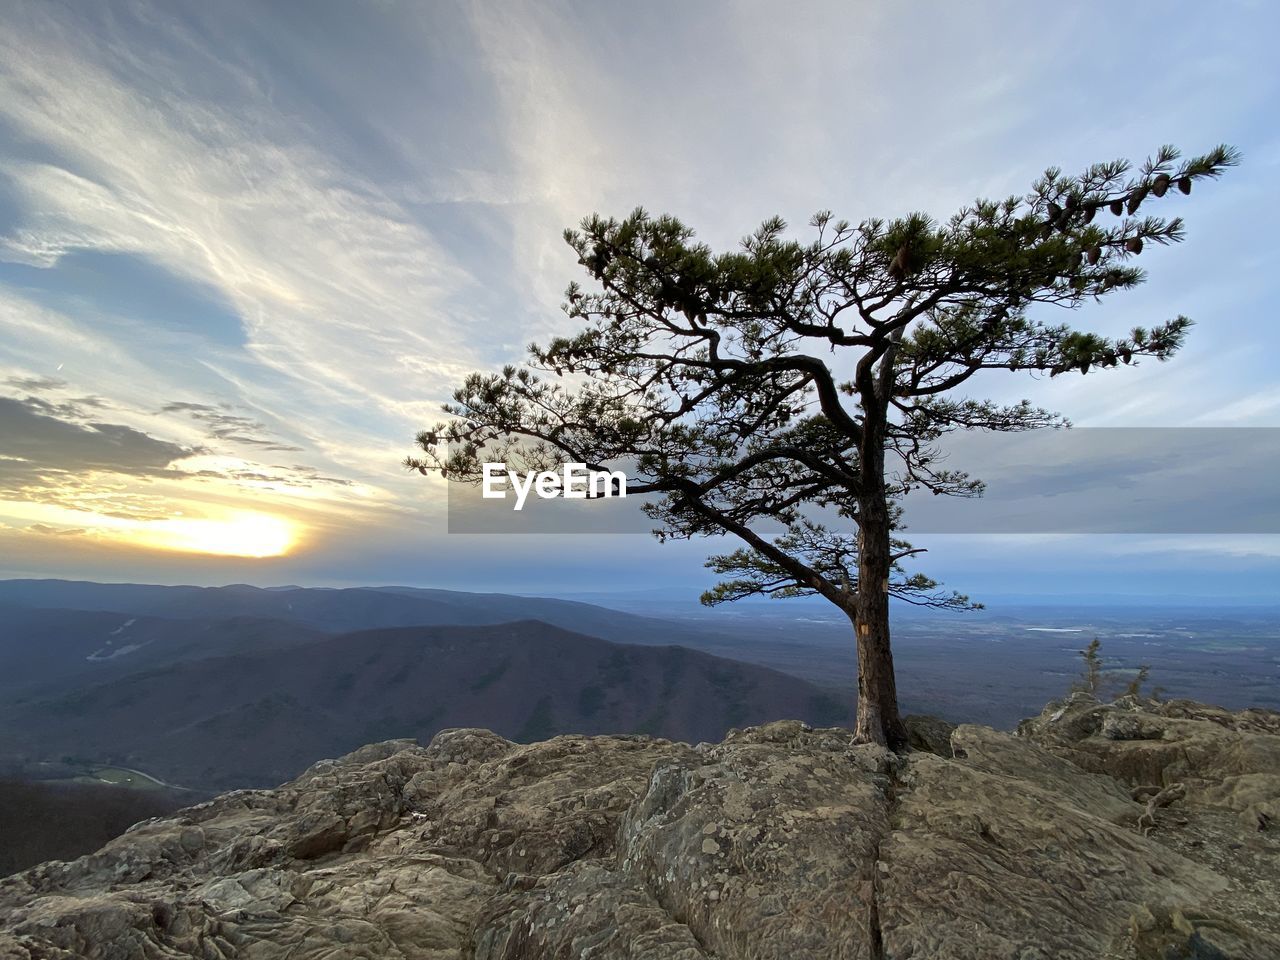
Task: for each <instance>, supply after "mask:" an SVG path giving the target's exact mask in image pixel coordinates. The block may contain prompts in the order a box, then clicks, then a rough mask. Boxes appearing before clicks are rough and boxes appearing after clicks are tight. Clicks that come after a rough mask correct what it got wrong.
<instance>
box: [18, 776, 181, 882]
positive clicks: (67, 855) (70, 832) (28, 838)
mask: <svg viewBox="0 0 1280 960" xmlns="http://www.w3.org/2000/svg"><path fill="white" fill-rule="evenodd" d="M191 801H192V798H191V796H190V794H181V793H172V792H169V791H166V790H130V789H127V788H123V787H112V786H106V785H102V784H85V783H39V782H36V783H30V782H21V781H10V780H0V877H3V876H7V875H8V874H10V873H15V872H17V871H18V870H25V869H26V868H27V867H30V866H33V865H34V864H37V863H41V862H42V861H45V860H74V859H75V858H76V857H80V856H83V855H84V854H86V853H92V852H93V851H94V850H97V849H98V848H99V847H101V846H102V845H103V844H104V843H106V842H107V841H108V840H112V839H114V838H115V837H118V836H119V835H120V834H122V833H124V831H125V830H127V829H128V828H129V827H131V826H132V825H133V824H135V823H137V822H138V821H140V820H147V819H150V818H151V817H159V816H163V815H164V814H167V813H172V812H173V811H174V810H177V809H178V808H179V807H182V806H186V805H189V804H190V803H191Z"/></svg>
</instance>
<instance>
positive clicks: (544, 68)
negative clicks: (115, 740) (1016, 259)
mask: <svg viewBox="0 0 1280 960" xmlns="http://www.w3.org/2000/svg"><path fill="white" fill-rule="evenodd" d="M780 10H781V8H780V7H779V6H778V5H776V4H766V3H763V2H737V3H721V2H700V3H688V2H666V0H658V2H652V3H645V4H623V3H615V2H599V0H594V2H576V3H570V2H554V0H551V2H543V3H537V4H534V3H515V2H512V3H487V2H484V3H481V2H477V3H470V2H437V3H407V2H406V3H399V2H392V0H379V2H373V0H370V2H366V3H351V2H342V3H337V2H334V3H329V2H311V0H309V2H305V3H304V2H275V3H238V2H235V0H223V2H219V3H217V4H208V3H183V2H175V0H167V2H164V3H158V4H154V5H153V4H148V3H145V2H102V3H93V4H86V3H71V2H67V3H61V2H56V0H41V2H32V3H24V2H22V0H14V2H10V3H7V4H6V10H5V17H4V19H3V21H2V22H0V576H57V577H70V578H81V579H97V580H143V581H149V582H169V583H172V582H187V583H227V582H250V583H259V584H264V585H270V584H284V583H301V584H333V585H342V584H359V583H402V584H415V585H432V586H442V587H454V588H461V589H477V590H486V589H493V590H510V591H525V592H589V591H602V590H611V591H616V590H626V589H632V588H634V589H636V590H641V589H650V588H654V587H670V588H672V589H673V590H686V589H687V590H689V591H690V592H696V591H697V590H700V589H702V588H703V587H704V586H706V585H707V583H708V582H709V580H708V578H709V574H707V573H706V572H705V571H703V570H702V560H703V558H704V557H705V555H706V554H707V553H709V552H713V551H714V550H716V549H719V545H716V544H710V545H709V544H707V543H705V542H695V543H681V544H670V545H659V544H657V543H656V542H653V541H651V540H650V539H648V538H646V537H645V536H643V535H618V536H604V535H600V536H585V535H579V536H568V535H565V536H558V537H555V536H549V537H548V536H533V535H530V536H520V537H505V538H495V537H493V536H480V535H477V536H465V535H459V534H452V535H451V534H449V533H448V532H447V529H446V524H445V506H446V490H445V487H444V484H443V483H442V482H441V481H439V480H438V479H426V478H422V477H420V476H418V475H416V474H409V473H407V472H406V471H404V470H403V468H402V467H401V466H400V460H401V459H402V458H403V456H404V455H405V454H406V453H409V452H411V443H412V438H413V435H414V433H415V431H416V430H418V429H420V428H422V427H424V426H427V425H429V424H430V423H431V422H433V421H434V420H435V419H436V418H437V413H438V410H439V406H440V404H441V403H442V402H443V401H445V400H446V399H447V398H448V396H449V395H450V393H451V392H452V390H453V389H454V387H455V386H456V385H457V384H458V383H459V381H460V380H461V378H462V377H464V376H465V375H466V374H467V373H469V372H470V371H473V370H486V371H487V370H493V369H495V368H497V367H499V366H501V365H502V364H504V363H509V362H515V361H518V360H519V359H520V358H521V357H522V355H523V351H524V348H525V346H526V345H527V344H528V343H529V342H530V341H545V340H547V339H548V338H550V337H551V336H553V335H555V334H558V333H570V332H572V331H573V329H574V324H573V322H572V321H570V320H568V319H567V318H566V317H565V316H564V315H563V313H562V312H561V310H560V303H561V300H562V293H563V290H564V288H565V286H566V285H567V283H568V282H569V281H570V280H574V279H580V277H579V271H580V268H579V267H577V266H576V264H575V262H574V257H573V256H572V255H571V254H570V252H569V251H568V248H567V247H566V246H565V245H564V243H563V240H562V239H561V234H562V231H563V230H564V228H565V227H568V226H573V225H575V224H576V223H577V222H578V221H579V220H581V218H582V217H584V216H585V215H587V214H590V213H592V212H601V213H604V214H611V215H622V214H625V213H626V212H628V211H630V210H631V209H633V208H634V207H636V206H644V207H646V208H647V209H649V210H652V211H664V212H670V213H674V214H676V215H678V216H680V217H681V218H682V219H684V220H685V221H686V222H687V223H689V224H690V225H692V226H694V227H695V228H696V229H697V230H698V233H699V236H700V237H701V238H702V239H704V240H706V241H707V242H708V243H710V244H711V245H712V246H713V247H716V248H729V247H732V246H733V245H735V244H736V243H737V242H738V241H739V239H740V238H741V237H742V236H744V235H746V234H747V233H749V232H750V231H751V230H752V229H753V228H754V227H755V226H756V225H757V224H758V223H759V222H760V221H761V220H763V219H765V218H766V217H768V216H771V215H773V214H781V215H782V216H783V217H785V218H786V219H787V220H788V222H789V223H791V224H794V225H795V227H794V232H795V235H796V236H798V237H804V235H805V233H804V224H805V223H806V221H807V220H808V218H809V216H810V215H811V214H812V213H814V212H815V211H818V210H826V209H829V210H833V211H834V212H835V213H836V214H837V215H838V216H841V217H845V218H847V219H850V220H853V221H855V222H856V221H858V220H861V219H863V218H864V217H870V216H882V217H891V216H895V215H898V214H901V213H904V212H907V211H910V210H922V211H925V212H928V213H930V214H933V215H934V216H936V217H945V216H947V215H949V214H950V213H951V212H952V211H954V210H955V209H957V208H959V207H960V206H962V205H964V204H966V203H968V202H969V201H971V200H972V199H973V198H974V197H975V196H979V195H981V196H992V197H998V198H1002V197H1005V196H1007V195H1009V194H1011V193H1022V192H1025V190H1026V189H1027V187H1028V186H1029V184H1030V182H1031V181H1032V180H1033V179H1034V178H1035V177H1036V176H1037V175H1038V173H1039V172H1041V171H1042V170H1043V169H1044V168H1045V167H1047V166H1051V165H1056V166H1061V167H1063V168H1065V169H1066V170H1068V171H1072V170H1077V169H1081V168H1083V167H1084V166H1086V165H1088V164H1089V163H1092V162H1094V161H1098V160H1105V159H1112V158H1115V157H1131V158H1134V159H1139V160H1140V159H1141V158H1142V157H1144V156H1145V155H1147V154H1148V153H1150V152H1151V151H1152V150H1154V149H1155V148H1156V147H1158V146H1159V145H1160V144H1163V143H1174V144H1177V145H1179V146H1181V147H1182V148H1183V149H1184V150H1185V151H1186V152H1188V153H1193V152H1198V151H1202V150H1205V149H1208V148H1210V147H1212V146H1213V145H1215V144H1217V143H1219V142H1224V141H1225V142H1229V143H1232V144H1235V145H1236V146H1238V147H1239V148H1241V149H1242V150H1243V152H1244V156H1245V162H1244V165H1243V166H1242V167H1240V168H1239V169H1237V170H1234V171H1231V172H1230V173H1229V174H1228V175H1227V176H1226V177H1225V178H1224V179H1223V180H1221V181H1219V182H1217V183H1208V184H1205V185H1204V186H1203V188H1202V189H1201V188H1197V190H1196V192H1195V194H1194V195H1193V196H1192V197H1191V198H1190V200H1188V201H1187V203H1186V206H1185V216H1186V219H1187V223H1188V239H1187V241H1186V242H1185V243H1183V244H1182V245H1180V246H1176V247H1173V248H1168V249H1160V250H1156V251H1152V252H1151V253H1150V254H1149V255H1145V256H1144V257H1143V266H1144V267H1145V268H1146V269H1147V270H1148V271H1149V274H1150V279H1149V282H1148V284H1147V285H1145V286H1144V287H1142V288H1140V289H1139V290H1138V291H1135V292H1132V293H1129V294H1126V295H1125V296H1124V297H1123V299H1118V298H1112V299H1111V300H1110V301H1108V302H1107V303H1106V304H1104V305H1101V306H1099V307H1097V308H1093V307H1091V308H1089V309H1088V310H1086V311H1084V312H1083V313H1081V314H1080V315H1078V316H1076V317H1074V318H1072V319H1073V320H1074V321H1075V322H1077V323H1079V324H1082V325H1084V326H1087V327H1090V328H1093V329H1097V330H1099V331H1101V332H1104V333H1115V332H1119V331H1123V330H1127V329H1128V328H1129V327H1131V326H1133V325H1135V324H1145V325H1151V324H1153V323H1155V322H1159V321H1161V320H1164V319H1167V318H1169V317H1171V316H1174V315H1176V314H1187V315H1189V316H1191V317H1192V318H1194V319H1195V320H1196V321H1197V326H1196V327H1195V328H1194V329H1193V332H1192V335H1191V338H1190V340H1189V343H1188V345H1187V347H1186V348H1185V349H1184V350H1183V351H1182V352H1181V353H1180V354H1179V355H1178V356H1177V357H1176V358H1175V359H1173V360H1172V361H1170V362H1169V363H1167V364H1155V363H1148V364H1144V365H1142V366H1140V367H1138V368H1136V369H1125V368H1122V369H1120V370H1116V371H1109V372H1107V373H1106V374H1105V375H1099V376H1091V377H1089V378H1087V379H1084V378H1069V377H1063V378H1058V379H1056V380H1054V381H1052V382H1050V381H1048V380H1031V379H1027V378H1025V377H1006V378H1004V379H992V380H988V381H984V382H983V383H982V387H983V389H984V391H985V392H986V395H988V396H991V397H994V398H996V399H1014V398H1017V397H1021V396H1027V397H1030V398H1031V399H1033V400H1034V401H1035V402H1037V403H1038V404H1041V405H1044V406H1047V407H1050V408H1052V409H1055V410H1058V411H1060V412H1062V413H1063V414H1065V415H1067V416H1068V417H1069V418H1070V419H1071V420H1072V421H1073V422H1074V423H1076V424H1078V425H1080V426H1087V427H1121V426H1122V427H1174V426H1176V427H1223V428H1226V427H1280V377H1277V375H1276V373H1275V357H1276V355H1277V352H1278V350H1277V348H1280V332H1278V330H1280V328H1278V327H1277V324H1276V318H1275V315H1274V310H1275V308H1274V304H1275V302H1276V295H1277V293H1280V281H1277V279H1276V275H1277V272H1276V270H1275V268H1274V263H1275V261H1276V259H1277V250H1276V247H1277V232H1276V231H1275V230H1274V229H1271V227H1272V225H1273V224H1274V223H1275V222H1276V220H1277V215H1278V214H1280V203H1278V202H1277V189H1276V184H1277V182H1280V134H1278V133H1277V129H1276V126H1275V124H1274V122H1268V121H1267V120H1266V118H1267V117H1268V116H1272V113H1273V105H1274V103H1276V102H1278V101H1280V96H1278V94H1280V91H1278V90H1277V86H1280V82H1278V81H1280V72H1278V71H1276V70H1275V67H1274V54H1273V50H1272V46H1273V44H1272V38H1273V37H1274V36H1275V35H1276V34H1277V32H1278V28H1280V12H1278V11H1277V10H1276V8H1275V7H1274V6H1273V5H1271V4H1267V3H1264V2H1252V3H1247V2H1235V3H1222V4H1215V5H1199V6H1191V5H1185V6H1178V7H1176V8H1170V7H1168V6H1167V5H1166V6H1157V5H1154V4H1132V5H1122V6H1118V5H1115V4H1106V5H1104V4H1101V3H1091V2H1083V3H1076V4H1059V5H1053V6H1047V5H1039V4H1036V5H1031V4H1020V3H1013V2H1010V3H983V4H966V5H963V6H961V5H940V4H936V5H935V4H923V3H910V2H908V3H900V4H893V5H888V4H872V3H857V2H853V3H851V2H847V0H845V2H840V3H804V4H796V5H788V7H787V11H786V14H785V15H782V14H781V13H780ZM1179 212H1183V211H1181V210H1180V211H1179ZM1047 309H1048V308H1047ZM1242 435H1243V434H1242ZM918 543H919V545H921V546H925V547H927V548H928V549H929V551H930V552H929V554H928V562H927V564H926V566H925V569H927V570H928V571H929V572H930V573H933V574H935V575H937V576H939V577H941V578H943V579H945V580H946V581H947V582H948V583H949V585H951V586H954V587H956V588H957V589H961V590H963V591H965V592H969V593H971V594H974V595H975V596H977V597H979V598H980V596H981V595H982V593H983V591H988V592H994V593H1001V594H1003V593H1018V594H1054V595H1064V596H1069V595H1072V594H1085V593H1099V592H1101V593H1109V592H1132V593H1142V594H1160V595H1164V594H1177V595H1189V594H1194V595H1203V596H1218V597H1253V598H1258V597H1274V596H1275V595H1276V591H1275V584H1276V583H1277V574H1280V537H1277V536H1275V535H1261V534H1256V535H1249V534H1240V533H1237V532H1230V533H1223V534H1213V533H1198V534H1187V533H1171V534H1166V535H1152V534H1129V535H1099V534H1094V535H1068V534H1059V533H1046V534H1038V535H1029V534H1023V535H1001V536H990V535H989V536H982V535H969V534H950V535H928V536H922V537H920V538H918Z"/></svg>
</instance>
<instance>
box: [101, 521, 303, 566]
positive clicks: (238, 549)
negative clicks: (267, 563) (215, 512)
mask: <svg viewBox="0 0 1280 960" xmlns="http://www.w3.org/2000/svg"><path fill="white" fill-rule="evenodd" d="M125 539H127V540H130V541H132V542H133V543H136V544H138V545H139V546H147V547H155V548H157V549H161V550H176V551H180V552H182V553H203V554H209V555H211V556H223V557H280V556H284V555H285V554H287V553H288V552H289V550H290V549H291V548H292V547H293V545H294V542H295V541H296V539H297V537H296V533H295V530H294V527H293V525H292V524H291V523H289V521H287V520H284V519H283V518H281V517H276V516H272V515H270V514H265V513H251V512H248V511H242V512H236V513H234V514H232V515H230V516H228V517H225V518H218V519H208V518H202V519H192V518H186V517H182V518H175V519H173V520H153V521H148V522H145V523H142V524H139V525H138V526H137V527H135V528H134V529H133V530H132V531H130V533H129V534H128V535H127V536H126V537H125Z"/></svg>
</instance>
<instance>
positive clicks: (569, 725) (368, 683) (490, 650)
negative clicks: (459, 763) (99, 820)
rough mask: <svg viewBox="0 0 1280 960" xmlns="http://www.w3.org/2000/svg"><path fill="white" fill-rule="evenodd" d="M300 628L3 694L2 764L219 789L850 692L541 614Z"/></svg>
mask: <svg viewBox="0 0 1280 960" xmlns="http://www.w3.org/2000/svg"><path fill="white" fill-rule="evenodd" d="M136 626H137V624H135V627H136ZM130 629H133V628H130ZM296 640H297V638H291V640H290V642H288V643H274V644H263V645H261V646H260V647H258V648H257V649H255V650H254V651H253V652H252V653H251V654H250V653H240V654H236V655H232V656H206V657H203V658H200V659H185V660H180V661H179V662H173V663H169V664H167V665H163V666H159V667H156V668H154V669H143V670H141V671H138V672H133V673H129V674H127V675H125V676H120V677H116V678H114V679H109V680H107V681H105V682H94V683H89V684H82V685H73V686H72V687H71V688H70V689H67V690H63V691H61V692H58V693H54V694H48V693H44V694H40V695H27V696H25V697H22V698H20V699H17V700H14V701H11V702H9V703H7V704H5V705H4V706H3V707H0V762H4V761H8V762H9V764H10V765H11V766H18V767H19V768H20V769H26V770H31V769H36V765H37V764H39V763H41V762H44V763H48V762H50V761H58V760H61V761H64V762H66V763H71V764H79V765H92V764H95V763H96V764H108V765H112V766H120V767H126V768H134V769H140V770H142V771H145V772H146V773H147V774H150V775H152V776H155V777H157V778H159V779H161V780H164V781H168V782H172V783H176V784H180V785H182V786H186V787H192V788H199V789H227V788H231V787H244V786H272V785H274V784H277V783H280V782H281V781H283V780H285V779H288V778H289V777H291V776H294V775H296V774H297V773H298V772H299V771H300V770H302V769H303V768H304V767H306V766H307V765H308V764H310V763H312V762H314V761H316V760H318V759H320V758H322V757H326V756H335V755H337V754H340V753H344V752H346V751H348V750H351V749H353V748H354V747H356V746H358V745H359V744H361V743H365V742H367V741H369V740H379V739H386V738H389V737H418V738H424V739H426V738H430V737H431V736H432V735H433V734H435V733H436V732H437V731H439V730H441V729H443V728H445V727H470V726H486V727H489V728H491V729H494V730H497V731H498V732H500V733H501V734H503V735H504V736H508V737H511V738H513V739H516V740H521V741H531V740H542V739H546V738H547V737H551V736H554V735H556V734H560V733H566V732H576V733H628V734H629V733H646V734H652V735H655V736H660V737H666V738H669V739H675V740H686V741H689V742H696V741H700V740H715V739H718V738H720V737H721V736H723V735H724V733H725V731H726V730H728V729H730V728H731V727H737V726H742V725H744V724H749V723H759V722H763V721H766V720H774V719H777V718H779V717H801V718H804V719H807V720H810V721H813V722H818V723H825V724H831V723H845V722H848V720H849V710H848V705H847V703H844V702H841V701H839V700H837V699H835V698H833V697H832V696H831V695H829V694H826V693H824V692H823V691H821V690H819V689H818V688H816V687H814V686H813V685H811V684H809V683H806V682H805V681H803V680H799V679H796V678H794V677H791V676H788V675H786V674H783V673H779V672H777V671H774V670H770V669H768V668H764V667H757V666H752V665H750V664H745V663H738V662H736V661H732V660H726V659H722V658H719V657H714V656H711V655H708V654H704V653H699V652H696V651H692V650H688V649H686V648H682V647H678V646H639V645H622V644H613V643H610V642H608V641H605V640H600V639H597V638H594V637H587V636H583V635H581V634H576V633H571V632H568V631H565V630H562V629H560V628H558V627H554V626H551V625H549V624H545V623H541V622H538V621H522V622H517V623H509V624H504V625H498V626H449V627H401V628H394V629H382V630H372V631H359V632H353V633H347V634H341V635H338V636H324V637H323V638H321V639H319V640H311V641H310V642H307V643H305V645H299V644H298V643H297V642H295V641H296Z"/></svg>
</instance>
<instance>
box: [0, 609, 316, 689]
mask: <svg viewBox="0 0 1280 960" xmlns="http://www.w3.org/2000/svg"><path fill="white" fill-rule="evenodd" d="M327 636H329V634H328V633H326V632H324V631H322V630H317V629H315V628H312V627H308V626H304V625H302V624H297V623H289V622H286V621H281V620H265V619H259V618H254V617H243V616H236V617H229V618H226V619H217V620H199V619H191V618H186V619H168V618H162V617H153V616H145V615H142V614H134V613H110V612H104V611H100V610H74V609H70V610H50V609H41V608H36V607H28V606H23V605H18V604H12V603H0V697H3V698H4V699H6V700H12V699H20V698H21V697H22V696H24V695H29V694H31V693H33V692H39V691H51V690H54V691H56V690H58V689H65V688H66V687H67V686H69V685H74V684H79V683H87V682H102V681H105V680H110V679H115V678H118V677H121V676H125V675H127V674H130V673H135V672H138V671H141V670H149V669H155V668H156V667H159V666H164V665H167V664H171V663H177V662H180V661H183V660H194V659H203V658H205V657H211V656H229V655H236V654H245V655H253V654H257V653H262V652H266V651H269V650H273V649H289V648H293V647H297V646H303V645H305V644H308V643H312V642H315V641H317V640H321V639H324V638H325V637H327Z"/></svg>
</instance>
